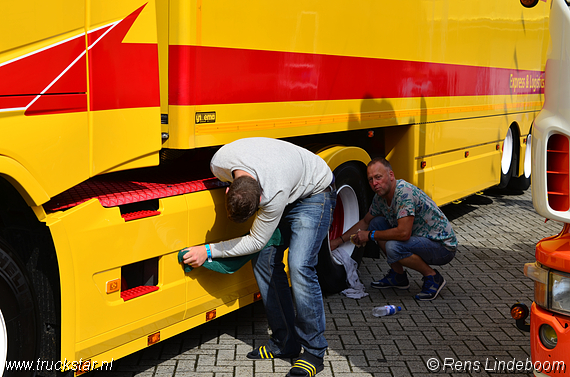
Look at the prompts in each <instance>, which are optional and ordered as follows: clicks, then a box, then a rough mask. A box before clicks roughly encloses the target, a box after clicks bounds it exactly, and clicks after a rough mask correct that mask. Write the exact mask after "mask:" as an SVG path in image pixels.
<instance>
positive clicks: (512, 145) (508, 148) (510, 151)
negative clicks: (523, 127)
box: [497, 127, 518, 189]
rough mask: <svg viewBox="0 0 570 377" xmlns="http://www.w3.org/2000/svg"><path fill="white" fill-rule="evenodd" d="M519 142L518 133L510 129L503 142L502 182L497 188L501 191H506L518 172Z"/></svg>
mask: <svg viewBox="0 0 570 377" xmlns="http://www.w3.org/2000/svg"><path fill="white" fill-rule="evenodd" d="M517 140H518V136H517V133H516V131H515V130H514V129H513V127H510V128H509V130H508V131H507V135H506V136H505V140H504V142H503V154H502V156H501V181H500V183H499V185H498V186H497V188H499V189H504V188H506V187H507V186H508V184H509V181H510V180H511V177H512V175H513V172H514V171H515V170H516V163H517V161H518V158H517V154H516V150H517V148H516V146H517V142H516V141H517ZM509 157H510V158H509Z"/></svg>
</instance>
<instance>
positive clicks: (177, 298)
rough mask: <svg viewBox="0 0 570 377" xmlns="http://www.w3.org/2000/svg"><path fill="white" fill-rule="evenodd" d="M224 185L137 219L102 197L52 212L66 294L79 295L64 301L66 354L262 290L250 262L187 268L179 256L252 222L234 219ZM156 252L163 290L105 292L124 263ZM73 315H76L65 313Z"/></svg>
mask: <svg viewBox="0 0 570 377" xmlns="http://www.w3.org/2000/svg"><path fill="white" fill-rule="evenodd" d="M224 191H225V190H224V189H216V190H212V191H202V192H197V193H192V194H186V195H179V196H174V197H170V198H165V199H161V200H160V208H159V211H160V212H161V214H160V215H158V216H153V217H149V218H144V219H139V220H135V221H130V222H125V221H124V220H123V219H122V217H121V216H120V211H119V208H116V207H114V208H103V207H102V206H101V205H100V204H99V202H98V201H97V200H91V201H89V202H86V203H83V204H81V205H80V206H77V207H75V208H72V209H70V210H68V211H65V212H57V213H53V214H49V215H48V216H47V219H46V222H47V224H48V226H49V227H50V230H51V232H52V235H53V237H54V243H55V245H56V249H57V252H58V258H61V265H60V272H61V273H62V274H63V275H65V276H62V296H63V297H70V298H72V299H70V300H66V303H65V304H62V334H63V335H62V352H63V353H62V357H67V358H68V359H69V360H72V359H73V360H76V359H78V358H81V357H83V358H87V357H91V356H93V355H96V354H100V353H104V352H108V351H109V350H110V349H112V348H114V347H118V346H121V345H124V344H127V343H129V342H130V341H132V340H133V339H136V338H139V337H142V336H145V335H148V334H149V333H151V332H153V331H156V330H157V329H161V328H166V327H168V326H171V325H172V324H174V323H177V322H179V321H182V320H183V318H187V317H193V316H195V315H198V314H199V313H203V312H205V311H207V310H210V309H213V308H217V307H219V306H223V305H233V304H232V302H234V301H236V300H238V299H240V297H243V296H249V295H252V294H253V292H255V291H256V290H257V288H256V283H255V279H254V277H253V274H252V271H251V267H250V266H247V267H244V268H243V269H241V270H240V271H238V272H237V273H235V274H233V275H223V274H218V273H214V272H212V271H209V270H206V269H205V268H200V269H196V270H195V271H193V272H191V273H190V274H185V273H184V270H183V268H182V266H181V265H180V264H179V263H178V259H177V255H178V253H177V252H178V250H180V249H182V248H184V247H187V246H192V245H197V244H204V243H205V242H215V241H218V240H221V239H227V238H231V237H237V236H239V235H243V234H245V233H246V232H247V231H248V230H249V226H250V225H251V224H250V223H248V224H242V225H240V226H234V225H233V224H232V223H230V221H229V219H228V218H227V215H226V213H225V205H224V198H225V195H224ZM212 208H214V209H215V211H212ZM95 256H96V257H95ZM154 257H158V258H159V281H158V286H159V290H158V291H156V292H152V293H150V294H147V295H144V296H141V297H138V298H135V299H133V300H130V301H127V302H123V300H122V299H121V298H120V294H119V293H118V292H116V293H112V294H107V293H106V292H105V284H106V282H107V281H109V280H113V279H118V278H120V277H121V266H124V265H128V264H131V263H134V262H137V261H141V260H146V259H149V258H154ZM64 282H65V284H67V285H63V283H64ZM68 318H69V319H71V318H73V319H74V321H73V320H69V321H68V322H66V321H64V320H63V319H68ZM101 318H104V319H105V320H101ZM68 323H69V325H68ZM64 351H65V352H64Z"/></svg>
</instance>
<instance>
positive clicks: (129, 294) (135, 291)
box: [121, 285, 158, 301]
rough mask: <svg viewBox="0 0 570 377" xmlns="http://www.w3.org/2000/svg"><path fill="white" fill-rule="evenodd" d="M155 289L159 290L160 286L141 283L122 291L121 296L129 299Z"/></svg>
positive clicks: (126, 299)
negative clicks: (138, 285)
mask: <svg viewBox="0 0 570 377" xmlns="http://www.w3.org/2000/svg"><path fill="white" fill-rule="evenodd" d="M154 291H158V287H157V286H156V285H141V286H140V287H134V288H131V289H128V290H126V291H123V292H121V298H122V299H123V300H125V301H128V300H132V299H133V298H135V297H139V296H142V295H146V294H147V293H150V292H154Z"/></svg>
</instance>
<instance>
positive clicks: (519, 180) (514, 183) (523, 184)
mask: <svg viewBox="0 0 570 377" xmlns="http://www.w3.org/2000/svg"><path fill="white" fill-rule="evenodd" d="M531 138H532V136H531V134H530V133H529V134H528V135H527V137H526V148H525V153H524V169H523V172H522V174H521V175H520V176H519V177H512V178H511V180H510V181H509V184H508V186H507V187H508V188H509V189H512V190H523V191H525V190H527V189H528V188H529V187H530V176H531Z"/></svg>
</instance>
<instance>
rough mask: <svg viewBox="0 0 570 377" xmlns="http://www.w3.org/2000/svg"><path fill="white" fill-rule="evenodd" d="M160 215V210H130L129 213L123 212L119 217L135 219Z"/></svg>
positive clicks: (126, 219)
mask: <svg viewBox="0 0 570 377" xmlns="http://www.w3.org/2000/svg"><path fill="white" fill-rule="evenodd" d="M156 215H160V211H150V210H148V211H138V212H130V213H123V214H122V215H121V217H122V218H123V219H125V221H131V220H136V219H142V218H144V217H151V216H156Z"/></svg>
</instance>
